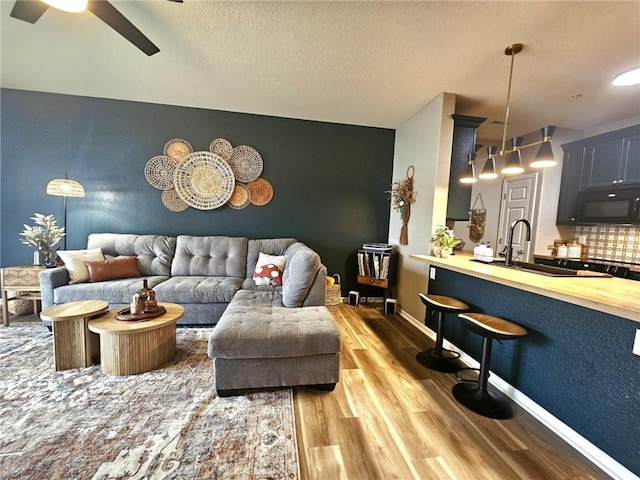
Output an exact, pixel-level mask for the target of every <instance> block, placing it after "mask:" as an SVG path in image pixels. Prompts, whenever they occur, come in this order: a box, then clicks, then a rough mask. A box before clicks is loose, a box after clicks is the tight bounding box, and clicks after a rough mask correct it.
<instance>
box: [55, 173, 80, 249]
mask: <svg viewBox="0 0 640 480" xmlns="http://www.w3.org/2000/svg"><path fill="white" fill-rule="evenodd" d="M46 192H47V195H53V196H55V197H63V198H64V201H63V204H62V205H63V209H64V216H63V217H62V227H63V228H64V231H65V232H66V231H67V197H76V198H82V197H84V187H83V186H82V185H81V184H80V182H78V181H77V180H73V179H72V178H69V177H67V174H66V173H65V174H64V178H54V179H53V180H50V181H49V183H47V189H46ZM62 249H63V250H66V249H67V239H66V237H64V238H63V239H62Z"/></svg>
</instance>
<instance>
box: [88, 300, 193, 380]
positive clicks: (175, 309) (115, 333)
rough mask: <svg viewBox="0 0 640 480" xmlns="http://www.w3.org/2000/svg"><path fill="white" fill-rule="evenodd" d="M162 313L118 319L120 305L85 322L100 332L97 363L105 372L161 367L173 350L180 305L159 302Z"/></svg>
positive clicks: (173, 352)
mask: <svg viewBox="0 0 640 480" xmlns="http://www.w3.org/2000/svg"><path fill="white" fill-rule="evenodd" d="M162 306H163V307H164V308H165V309H166V310H167V311H166V312H165V313H163V314H162V315H159V316H157V317H154V318H150V319H146V320H138V321H125V320H118V319H117V318H116V315H117V313H118V311H119V310H122V307H121V308H115V309H112V310H109V312H108V313H107V314H106V315H104V316H102V317H100V318H98V319H95V320H91V321H90V322H89V330H91V331H92V332H94V333H97V334H99V335H100V364H101V368H102V371H103V372H104V373H106V374H108V375H135V374H137V373H144V372H148V371H149V370H154V369H156V368H158V367H161V366H162V365H164V364H165V363H167V362H168V361H169V360H171V359H172V358H173V357H174V356H175V354H176V322H177V321H178V320H179V319H180V317H182V315H183V314H184V308H183V307H182V306H181V305H177V304H175V303H162Z"/></svg>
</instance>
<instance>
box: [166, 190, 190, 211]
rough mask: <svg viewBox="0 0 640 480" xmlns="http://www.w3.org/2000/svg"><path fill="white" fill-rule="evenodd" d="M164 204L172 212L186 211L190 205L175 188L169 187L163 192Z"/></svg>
mask: <svg viewBox="0 0 640 480" xmlns="http://www.w3.org/2000/svg"><path fill="white" fill-rule="evenodd" d="M162 204H163V205H164V206H165V207H167V208H168V209H169V210H171V211H172V212H184V211H185V210H186V209H187V208H189V205H188V204H187V202H185V201H184V200H182V199H181V198H180V197H179V196H178V194H177V193H176V189H175V188H167V189H166V190H165V191H164V192H162Z"/></svg>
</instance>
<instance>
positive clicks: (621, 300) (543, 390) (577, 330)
mask: <svg viewBox="0 0 640 480" xmlns="http://www.w3.org/2000/svg"><path fill="white" fill-rule="evenodd" d="M410 258H412V259H414V260H416V261H420V262H425V263H427V264H428V265H429V270H431V269H432V268H433V269H434V272H431V271H430V272H429V273H433V275H429V280H428V288H427V291H428V292H429V293H431V294H434V295H450V296H453V297H455V298H457V299H459V300H461V301H463V302H465V303H466V304H468V305H471V306H472V309H473V310H474V311H478V312H482V313H487V314H489V315H495V316H496V317H500V318H504V319H507V320H509V321H512V322H514V323H516V324H518V325H520V326H522V327H524V328H526V330H527V332H528V335H526V336H525V337H521V338H520V339H518V341H517V342H504V343H496V344H494V351H493V353H492V356H491V372H492V373H495V374H496V375H497V376H499V377H500V378H501V379H502V380H504V381H505V382H506V383H508V384H509V385H511V386H513V388H515V389H516V391H518V392H521V393H523V394H524V395H525V396H526V398H528V399H530V400H531V401H533V402H534V403H535V404H537V406H538V407H541V408H542V409H543V410H544V411H545V412H547V413H545V415H546V416H548V415H549V414H550V416H552V417H555V419H557V420H559V421H560V422H562V423H563V424H565V425H566V426H568V427H569V428H570V429H571V430H573V432H574V433H571V434H570V435H568V440H569V441H570V442H571V443H572V444H573V443H574V442H576V443H575V444H576V447H577V448H579V449H580V448H585V449H586V451H589V452H591V454H590V456H591V458H593V459H594V460H596V459H597V462H596V463H597V464H598V465H600V466H601V467H602V468H603V469H604V470H605V471H606V472H607V473H608V474H610V475H611V476H612V477H613V478H617V479H623V478H624V479H627V478H637V479H640V455H638V452H640V450H639V448H640V447H639V446H640V429H638V428H632V427H631V426H636V425H637V424H638V419H640V375H639V374H638V372H640V356H637V355H634V354H633V345H634V340H635V337H636V332H637V331H638V329H639V328H640V324H639V322H640V282H638V281H634V280H628V279H622V278H589V277H579V278H576V277H549V276H545V275H540V274H536V273H528V272H524V271H519V270H514V269H510V268H505V267H502V266H498V265H494V264H484V263H479V262H472V261H471V258H472V256H471V254H465V253H462V254H459V253H456V255H454V256H452V257H449V258H446V259H443V258H436V257H432V256H429V255H411V256H410ZM452 317H453V315H452ZM434 318H435V316H433V315H431V316H428V317H427V318H425V323H426V325H427V327H429V328H432V329H435V321H434ZM444 337H445V338H446V339H447V340H448V341H449V342H451V343H452V344H453V345H455V346H456V348H458V349H459V350H461V351H463V352H465V353H466V354H467V355H470V356H471V357H473V358H474V359H476V360H479V359H480V357H481V355H482V349H481V345H482V342H481V341H480V340H479V338H478V335H473V334H470V333H469V330H468V329H466V328H465V326H464V325H463V324H462V322H456V321H454V318H452V319H451V321H449V322H447V323H446V325H445V330H444ZM538 407H536V409H537V408H538ZM536 411H537V410H536ZM554 422H555V420H554ZM564 428H566V427H562V428H560V430H559V431H560V432H562V431H565V430H563V429H564ZM576 433H577V434H578V435H579V436H581V437H582V440H580V439H579V438H577V435H575V434H576ZM584 439H586V440H588V442H589V444H586V443H585V442H584ZM578 445H580V446H581V447H578ZM590 445H591V446H590ZM593 446H595V447H596V448H597V449H598V450H599V451H596V452H594V451H593ZM603 454H605V455H603ZM607 455H608V456H609V457H610V458H607V457H606V456H607Z"/></svg>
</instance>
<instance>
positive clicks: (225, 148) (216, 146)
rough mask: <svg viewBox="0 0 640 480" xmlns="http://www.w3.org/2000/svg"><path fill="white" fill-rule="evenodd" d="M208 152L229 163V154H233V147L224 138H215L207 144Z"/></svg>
mask: <svg viewBox="0 0 640 480" xmlns="http://www.w3.org/2000/svg"><path fill="white" fill-rule="evenodd" d="M209 151H210V152H211V153H215V154H216V155H220V156H221V157H222V158H224V159H225V160H226V161H229V159H230V158H231V154H232V153H233V146H232V145H231V142H229V140H225V139H224V138H216V139H215V140H213V141H212V142H211V143H210V144H209Z"/></svg>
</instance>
